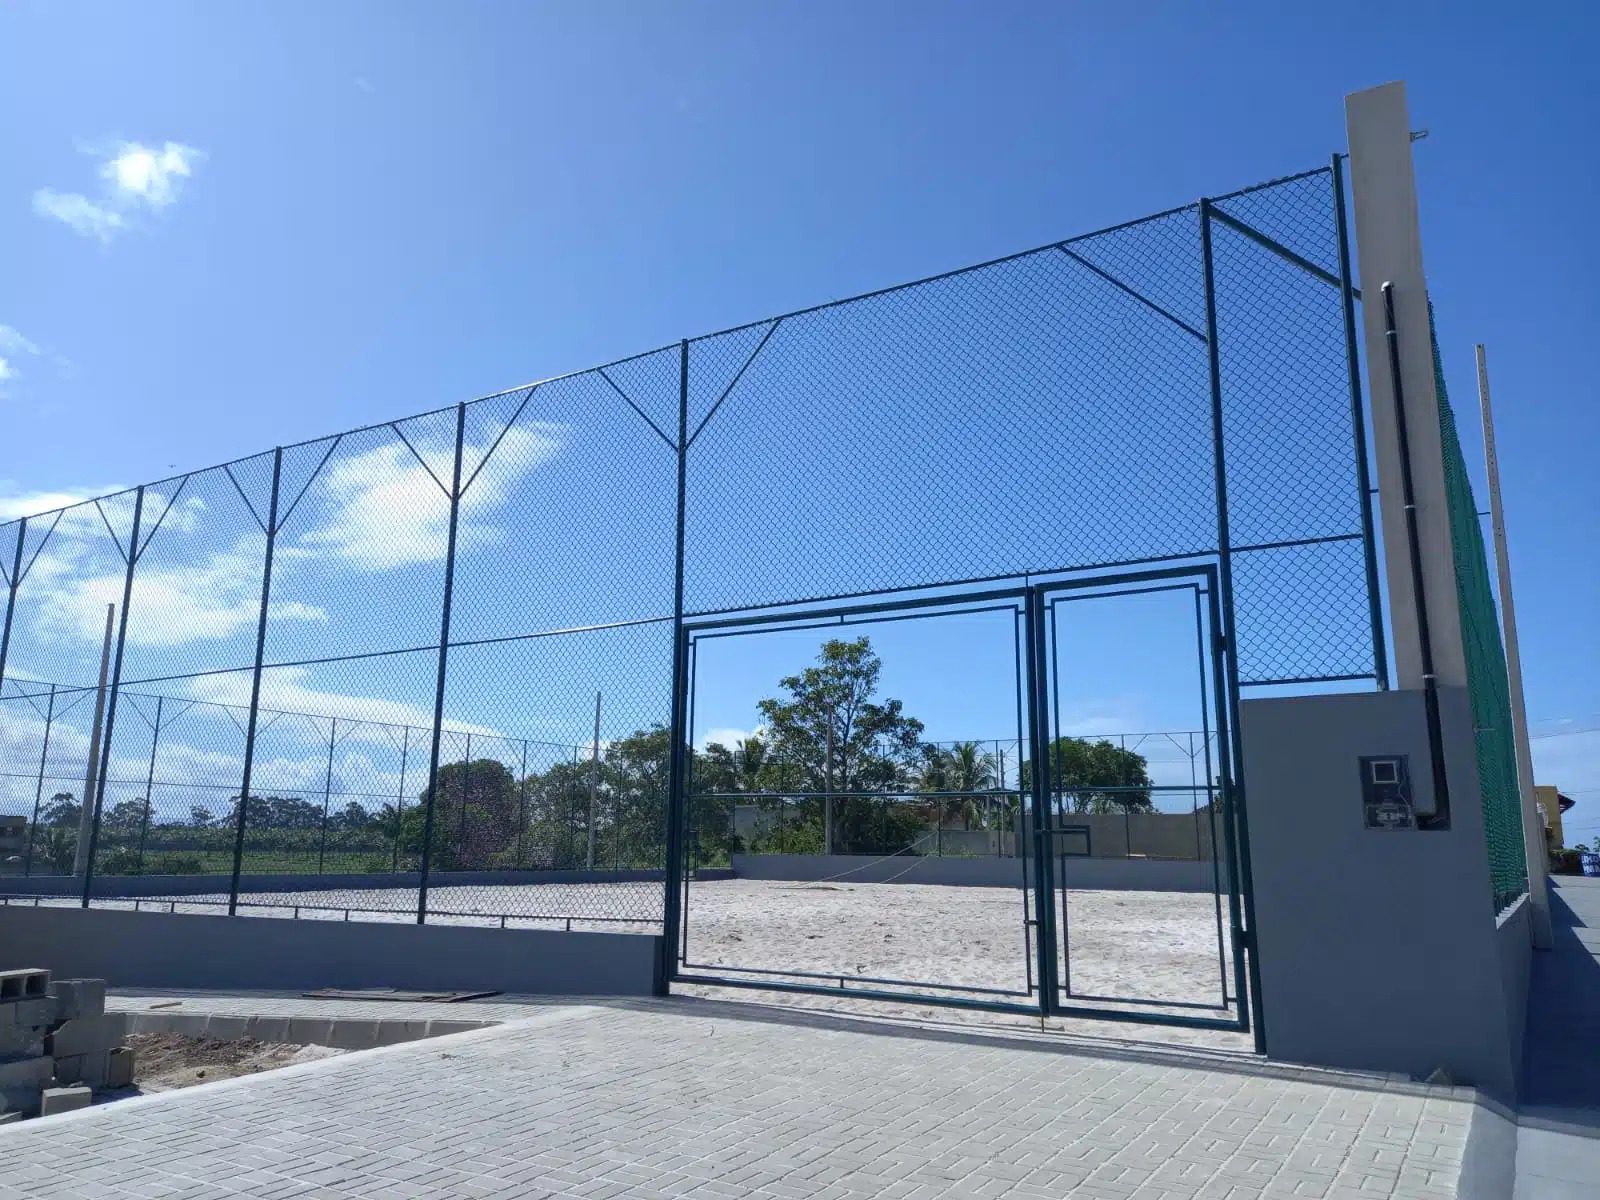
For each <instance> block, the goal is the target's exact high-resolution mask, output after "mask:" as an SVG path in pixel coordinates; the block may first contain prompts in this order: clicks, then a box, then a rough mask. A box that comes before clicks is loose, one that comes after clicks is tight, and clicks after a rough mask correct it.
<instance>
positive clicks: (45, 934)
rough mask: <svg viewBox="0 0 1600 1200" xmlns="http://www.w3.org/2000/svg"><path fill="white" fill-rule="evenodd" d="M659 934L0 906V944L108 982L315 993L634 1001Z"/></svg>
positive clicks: (647, 980) (642, 991)
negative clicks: (396, 991)
mask: <svg viewBox="0 0 1600 1200" xmlns="http://www.w3.org/2000/svg"><path fill="white" fill-rule="evenodd" d="M660 940H661V939H660V938H659V937H656V936H651V935H644V934H620V933H566V932H556V931H547V930H522V929H484V928H477V927H469V926H459V925H410V924H392V923H384V922H372V923H366V922H358V921H349V922H346V921H287V920H285V921H273V920H242V919H239V918H230V917H225V916H216V917H212V916H194V915H185V914H178V915H172V914H168V913H155V912H131V911H127V910H122V909H96V908H87V909H85V908H64V907H63V908H52V907H40V908H34V907H31V906H28V907H23V906H19V905H3V906H0V946H5V947H6V949H7V951H8V952H9V953H11V954H12V955H13V956H14V957H15V958H19V959H24V960H27V961H29V962H38V963H43V964H45V965H47V966H49V967H50V968H51V969H52V970H54V971H55V973H56V974H57V975H93V976H96V977H99V978H103V979H105V980H106V981H107V982H108V983H109V984H110V985H111V986H112V987H171V988H218V989H223V988H244V989H257V988H259V989H274V990H294V991H305V990H310V989H313V988H321V987H346V988H365V987H397V988H407V989H419V990H422V989H436V990H450V989H460V990H488V989H493V990H496V991H505V992H524V993H535V994H551V995H612V996H644V995H649V994H650V993H651V991H652V988H653V982H654V978H655V969H656V954H657V947H658V944H659V943H660Z"/></svg>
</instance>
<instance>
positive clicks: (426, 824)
mask: <svg viewBox="0 0 1600 1200" xmlns="http://www.w3.org/2000/svg"><path fill="white" fill-rule="evenodd" d="M466 433H467V406H466V405H465V404H458V405H456V462H455V468H454V471H453V473H452V475H451V477H450V532H449V534H448V535H447V538H446V541H445V559H444V598H443V601H442V603H441V605H440V612H439V671H438V675H437V677H436V678H435V680H434V690H433V746H432V748H431V749H430V750H429V752H428V791H427V797H428V799H427V806H426V809H425V810H424V813H423V818H422V875H421V878H420V879H419V880H418V883H417V924H418V925H423V924H426V923H427V920H428V875H429V873H430V871H431V869H432V866H433V821H434V813H435V810H436V809H437V808H438V800H439V741H440V737H441V735H442V733H443V730H444V681H445V671H446V669H447V668H448V667H449V665H450V604H451V601H452V600H453V599H454V597H455V588H456V531H457V529H458V528H459V526H460V518H461V446H462V443H463V442H464V441H465V439H466ZM462 790H463V793H465V788H463V789H462ZM462 807H463V808H465V796H464V795H463V804H462Z"/></svg>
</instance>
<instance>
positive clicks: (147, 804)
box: [139, 696, 167, 875]
mask: <svg viewBox="0 0 1600 1200" xmlns="http://www.w3.org/2000/svg"><path fill="white" fill-rule="evenodd" d="M166 700H167V698H166V697H165V696H157V697H156V720H155V724H154V725H152V726H151V727H150V770H149V771H148V772H147V773H146V774H145V777H144V813H143V815H142V816H141V817H140V818H139V874H141V875H143V874H144V844H145V840H146V839H147V838H148V837H149V834H150V808H151V805H152V804H153V803H154V802H153V800H152V799H151V797H150V793H151V792H152V791H154V790H155V786H156V745H157V743H159V742H160V741H161V706H162V705H163V704H165V703H166Z"/></svg>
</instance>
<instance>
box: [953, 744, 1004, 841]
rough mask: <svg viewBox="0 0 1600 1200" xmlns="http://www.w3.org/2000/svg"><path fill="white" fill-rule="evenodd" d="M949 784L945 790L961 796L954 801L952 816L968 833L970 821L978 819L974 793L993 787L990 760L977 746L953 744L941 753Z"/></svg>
mask: <svg viewBox="0 0 1600 1200" xmlns="http://www.w3.org/2000/svg"><path fill="white" fill-rule="evenodd" d="M944 753H945V760H946V762H947V763H948V767H947V773H948V776H949V780H950V787H949V790H950V791H952V792H961V793H962V795H961V796H959V797H956V798H955V800H956V803H955V809H956V812H955V813H954V814H953V815H958V816H959V817H960V818H961V827H962V828H963V829H971V828H972V821H973V819H974V818H975V817H978V816H980V814H981V810H980V808H979V805H978V793H980V792H987V791H990V790H991V789H993V788H994V786H995V764H994V756H993V755H992V754H987V753H985V752H984V750H983V748H982V747H981V746H979V744H978V743H977V742H956V743H954V744H953V745H952V746H951V747H950V749H948V750H946V751H945V752H944Z"/></svg>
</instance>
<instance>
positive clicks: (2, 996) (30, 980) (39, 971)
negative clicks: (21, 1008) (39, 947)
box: [0, 967, 50, 1001]
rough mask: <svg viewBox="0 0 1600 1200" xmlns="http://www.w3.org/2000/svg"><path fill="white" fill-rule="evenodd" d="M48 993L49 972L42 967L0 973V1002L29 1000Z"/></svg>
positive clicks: (21, 968) (14, 969)
mask: <svg viewBox="0 0 1600 1200" xmlns="http://www.w3.org/2000/svg"><path fill="white" fill-rule="evenodd" d="M49 991H50V972H49V971H47V970H45V969H44V968H43V967H16V968H13V969H12V970H10V971H0V1001H3V1000H31V999H33V998H34V997H36V996H43V995H46V994H47V993H48V992H49Z"/></svg>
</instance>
